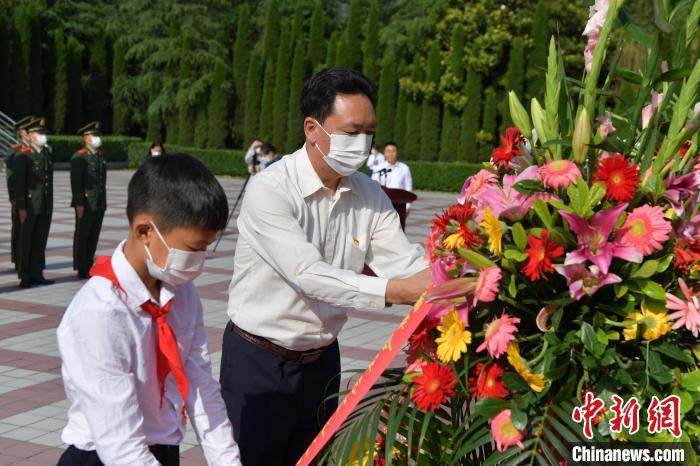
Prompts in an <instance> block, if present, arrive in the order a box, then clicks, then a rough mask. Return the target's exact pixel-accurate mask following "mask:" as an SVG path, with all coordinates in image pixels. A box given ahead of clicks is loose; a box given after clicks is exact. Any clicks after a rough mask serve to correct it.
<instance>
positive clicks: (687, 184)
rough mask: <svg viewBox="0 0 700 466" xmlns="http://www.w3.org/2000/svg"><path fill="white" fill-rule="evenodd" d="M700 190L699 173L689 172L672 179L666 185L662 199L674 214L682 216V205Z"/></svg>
mask: <svg viewBox="0 0 700 466" xmlns="http://www.w3.org/2000/svg"><path fill="white" fill-rule="evenodd" d="M698 190H700V172H696V171H693V172H690V173H688V174H687V175H683V176H679V177H678V178H673V175H671V177H670V178H669V179H668V181H667V183H666V192H665V193H664V198H665V199H666V200H667V201H668V202H669V204H671V206H672V207H673V210H675V211H676V214H678V215H679V216H680V215H683V204H684V203H685V201H686V200H688V199H690V198H691V197H693V196H694V195H696V194H697V192H698Z"/></svg>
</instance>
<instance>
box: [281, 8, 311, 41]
mask: <svg viewBox="0 0 700 466" xmlns="http://www.w3.org/2000/svg"><path fill="white" fill-rule="evenodd" d="M305 5H306V1H305V0H297V1H296V4H295V5H294V19H293V20H292V31H291V35H290V41H291V44H295V43H296V41H297V40H299V38H300V37H301V35H302V34H303V33H304V7H305ZM291 44H290V49H291V50H293V49H294V47H293V46H292V45H291ZM280 45H281V43H280Z"/></svg>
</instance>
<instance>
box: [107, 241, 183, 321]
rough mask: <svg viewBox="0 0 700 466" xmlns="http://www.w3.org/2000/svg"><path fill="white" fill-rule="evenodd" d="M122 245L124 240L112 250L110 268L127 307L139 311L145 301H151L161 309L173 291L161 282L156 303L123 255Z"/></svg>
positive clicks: (173, 293)
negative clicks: (124, 294) (158, 298)
mask: <svg viewBox="0 0 700 466" xmlns="http://www.w3.org/2000/svg"><path fill="white" fill-rule="evenodd" d="M124 244H126V240H124V241H122V242H121V243H119V246H117V249H115V250H114V254H112V268H113V269H114V274H115V275H116V277H117V280H118V281H119V285H121V287H122V289H123V290H124V292H125V293H126V296H127V302H128V304H129V306H130V307H132V308H137V309H139V310H140V309H141V305H142V304H143V303H145V302H146V301H153V302H154V303H156V304H158V305H159V306H161V307H163V306H165V304H166V303H167V302H168V301H170V300H171V299H172V298H173V296H174V295H175V289H174V288H173V287H172V286H170V285H168V284H167V283H164V282H161V288H160V303H159V302H158V301H156V300H155V299H154V298H153V296H151V292H150V291H148V288H146V285H145V284H144V283H143V281H142V280H141V277H139V274H138V273H136V270H134V267H132V265H131V264H130V263H129V261H128V260H127V258H126V256H125V255H124Z"/></svg>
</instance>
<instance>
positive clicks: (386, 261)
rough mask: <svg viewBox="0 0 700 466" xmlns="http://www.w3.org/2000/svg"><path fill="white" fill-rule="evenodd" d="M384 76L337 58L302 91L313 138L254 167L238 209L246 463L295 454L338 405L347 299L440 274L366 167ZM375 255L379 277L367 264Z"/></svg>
mask: <svg viewBox="0 0 700 466" xmlns="http://www.w3.org/2000/svg"><path fill="white" fill-rule="evenodd" d="M375 102H376V90H375V87H374V85H373V84H372V83H371V82H370V81H369V80H368V79H367V78H366V77H365V76H364V75H362V74H361V73H360V72H358V71H356V70H353V69H349V68H330V69H327V70H323V71H321V72H319V73H317V74H316V75H314V76H312V77H311V78H309V79H308V80H307V81H306V82H305V83H304V86H303V89H302V95H301V105H300V107H301V115H302V124H303V130H304V134H305V138H306V143H305V145H304V146H303V147H301V148H300V149H299V150H297V151H296V152H295V153H294V154H291V155H287V156H285V157H283V158H282V159H281V160H280V161H279V162H277V163H275V164H274V165H272V166H271V167H270V168H268V169H267V170H265V171H263V172H261V173H260V174H258V175H257V176H255V177H254V178H253V180H252V181H251V183H250V187H249V188H248V190H247V191H246V193H245V197H244V199H243V204H242V207H241V213H240V215H239V217H238V230H239V237H238V242H237V244H236V250H235V255H234V272H233V279H232V280H231V285H230V288H229V303H228V315H229V317H230V319H231V321H230V322H229V323H228V324H227V326H226V331H225V332H224V339H223V351H222V358H221V376H220V382H221V388H222V395H223V398H224V401H225V403H226V408H227V410H228V414H229V418H230V419H231V423H232V424H233V429H234V434H235V436H236V441H237V443H238V445H239V448H240V450H241V459H242V461H243V463H244V464H245V465H246V466H256V465H261V466H269V465H275V466H286V465H293V464H295V462H296V461H297V460H298V459H299V457H300V456H301V455H302V454H303V452H304V450H305V449H306V448H307V446H308V445H309V444H310V442H311V441H312V440H313V438H314V437H315V436H316V434H317V433H318V432H319V431H320V429H321V427H322V426H323V424H324V423H325V422H326V420H327V419H328V417H329V416H330V415H331V414H332V413H333V411H334V410H335V409H336V407H337V403H338V400H337V398H334V397H331V398H330V399H326V397H329V396H331V395H333V394H335V393H337V392H338V391H339V388H340V386H339V385H340V354H339V350H338V342H337V336H338V333H339V332H340V330H341V328H342V327H343V324H344V323H345V321H346V320H347V314H346V313H347V310H349V309H360V310H374V311H380V310H382V309H383V308H384V307H385V305H386V304H413V303H414V302H415V301H416V300H417V299H418V298H419V296H420V295H421V293H422V292H423V291H424V290H425V288H426V287H427V286H428V285H429V284H430V282H431V278H430V271H429V269H428V268H427V267H428V263H427V261H426V260H425V259H424V257H423V256H424V251H423V249H422V248H421V247H420V246H419V245H412V244H410V243H409V241H408V239H407V238H406V235H405V234H404V233H403V231H402V230H401V225H400V223H399V217H398V214H397V213H396V211H395V210H394V208H393V207H392V204H391V202H390V201H389V198H388V197H387V196H386V194H385V193H384V192H383V191H382V190H381V187H380V186H379V184H377V183H375V182H373V181H371V180H370V179H369V177H367V176H366V175H364V174H362V173H356V171H357V170H358V169H360V168H362V167H363V165H364V164H365V163H366V161H367V158H368V156H369V150H370V145H371V140H372V137H373V133H374V129H375V126H376V118H375V111H374V106H375ZM365 263H367V264H368V265H369V266H370V268H371V269H372V270H373V271H374V272H375V273H376V275H377V276H376V277H370V276H367V275H362V274H361V272H362V270H363V266H364V264H365Z"/></svg>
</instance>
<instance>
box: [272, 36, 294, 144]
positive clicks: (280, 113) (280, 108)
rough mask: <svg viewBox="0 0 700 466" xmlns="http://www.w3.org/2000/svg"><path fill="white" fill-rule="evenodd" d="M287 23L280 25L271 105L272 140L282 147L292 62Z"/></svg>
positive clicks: (285, 139) (285, 137) (285, 134)
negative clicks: (280, 30) (280, 32)
mask: <svg viewBox="0 0 700 466" xmlns="http://www.w3.org/2000/svg"><path fill="white" fill-rule="evenodd" d="M290 34H291V31H290V29H289V25H288V24H287V23H285V24H284V25H283V26H282V35H281V38H280V47H279V51H278V52H277V72H276V73H275V90H274V98H273V101H274V105H273V112H272V118H273V125H272V140H273V141H274V143H275V145H276V146H278V147H280V148H281V147H282V146H283V145H284V143H286V142H287V111H288V108H289V76H290V73H291V62H292V53H293V49H292V41H291V40H290Z"/></svg>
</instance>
